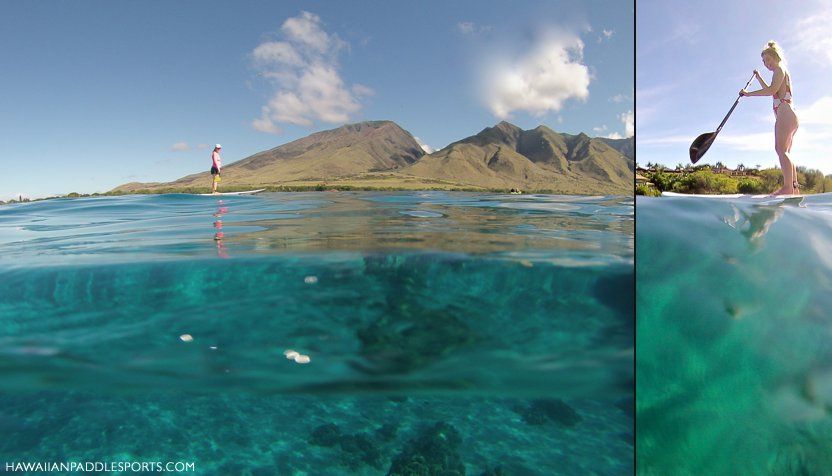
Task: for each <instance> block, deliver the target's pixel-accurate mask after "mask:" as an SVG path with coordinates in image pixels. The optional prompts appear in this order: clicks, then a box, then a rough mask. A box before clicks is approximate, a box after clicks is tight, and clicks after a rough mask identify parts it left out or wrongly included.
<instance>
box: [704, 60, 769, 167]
mask: <svg viewBox="0 0 832 476" xmlns="http://www.w3.org/2000/svg"><path fill="white" fill-rule="evenodd" d="M753 79H754V75H753V74H752V75H751V79H749V80H748V82H747V83H745V87H744V88H743V89H745V88H747V87H748V85H749V84H751V80H753ZM741 97H742V96H739V95H737V100H736V101H734V105H733V106H731V110H730V111H728V114H726V115H725V119H723V120H722V122H720V123H719V127H717V128H716V131H714V132H706V133H704V134H702V135H700V136H699V137H697V138H696V140H694V141H693V144H691V145H690V162H691V163H692V164H695V163H697V162H699V159H701V158H702V156H703V155H705V152H707V151H708V149H709V148H710V147H711V144H713V143H714V139H716V135H717V134H719V131H721V130H722V126H724V125H725V121H727V120H728V117H730V116H731V113H732V112H734V108H736V107H737V104H739V103H740V98H741Z"/></svg>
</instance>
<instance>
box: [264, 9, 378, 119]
mask: <svg viewBox="0 0 832 476" xmlns="http://www.w3.org/2000/svg"><path fill="white" fill-rule="evenodd" d="M280 32H281V35H282V37H283V38H282V40H281V41H267V42H263V43H261V44H260V45H258V46H257V47H256V48H254V50H253V51H252V52H251V57H252V59H253V62H254V65H255V67H256V68H257V70H258V76H260V77H262V78H264V79H266V80H268V81H271V82H272V83H273V84H274V85H275V91H274V93H273V94H272V97H271V98H270V99H269V101H268V102H267V103H266V105H265V106H263V107H262V108H261V115H260V117H259V118H257V119H254V120H253V121H252V123H251V124H252V127H254V129H256V130H258V131H261V132H268V133H272V134H279V133H280V132H281V131H282V129H281V127H280V126H279V124H281V123H284V124H295V125H300V126H311V125H313V124H314V123H315V121H321V122H326V123H332V124H336V123H344V122H347V121H349V119H350V116H351V115H352V114H355V113H357V112H358V111H359V110H361V104H360V103H359V98H361V97H365V96H371V95H372V94H373V90H372V89H371V88H369V87H367V86H364V85H361V84H354V85H352V86H348V85H347V84H345V83H344V80H343V79H342V78H341V75H340V73H339V64H338V55H339V53H340V52H341V51H342V50H343V49H344V48H346V47H347V44H346V43H345V42H344V41H342V40H341V39H340V38H339V37H338V35H337V34H329V33H327V32H326V31H324V29H323V24H322V22H321V19H320V17H319V16H318V15H315V14H313V13H309V12H301V14H300V15H299V16H297V17H292V18H289V19H287V20H286V21H285V22H283V25H282V26H281V28H280Z"/></svg>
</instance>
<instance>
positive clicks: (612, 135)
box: [607, 132, 624, 139]
mask: <svg viewBox="0 0 832 476" xmlns="http://www.w3.org/2000/svg"><path fill="white" fill-rule="evenodd" d="M623 138H624V137H623V136H622V135H621V134H619V133H618V132H613V133H612V134H610V135H608V136H607V139H623Z"/></svg>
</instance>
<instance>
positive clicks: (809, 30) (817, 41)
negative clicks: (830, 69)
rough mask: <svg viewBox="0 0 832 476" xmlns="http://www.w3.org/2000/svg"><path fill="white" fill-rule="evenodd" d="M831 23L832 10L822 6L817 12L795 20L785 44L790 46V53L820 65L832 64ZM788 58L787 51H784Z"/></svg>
mask: <svg viewBox="0 0 832 476" xmlns="http://www.w3.org/2000/svg"><path fill="white" fill-rule="evenodd" d="M830 23H832V9H830V8H828V7H826V6H824V7H823V8H822V9H821V10H820V11H819V12H817V13H814V14H812V15H809V16H807V17H805V18H801V19H799V20H797V22H796V24H795V25H794V27H792V28H791V29H790V31H793V32H794V33H793V34H792V36H791V37H789V38H788V41H787V42H786V43H787V44H792V45H793V46H792V48H791V49H792V51H793V52H794V53H795V54H798V55H804V56H806V57H807V58H810V59H813V60H815V61H817V62H820V63H822V64H825V65H828V64H829V63H830V62H832V35H830V34H829V25H830ZM786 57H787V59H788V57H789V50H788V49H787V50H786Z"/></svg>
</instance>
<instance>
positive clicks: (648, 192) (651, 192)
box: [636, 184, 662, 197]
mask: <svg viewBox="0 0 832 476" xmlns="http://www.w3.org/2000/svg"><path fill="white" fill-rule="evenodd" d="M661 194H662V192H661V191H659V189H658V188H656V187H651V186H650V185H645V184H639V185H637V186H636V195H644V196H645V197H658V196H661Z"/></svg>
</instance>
